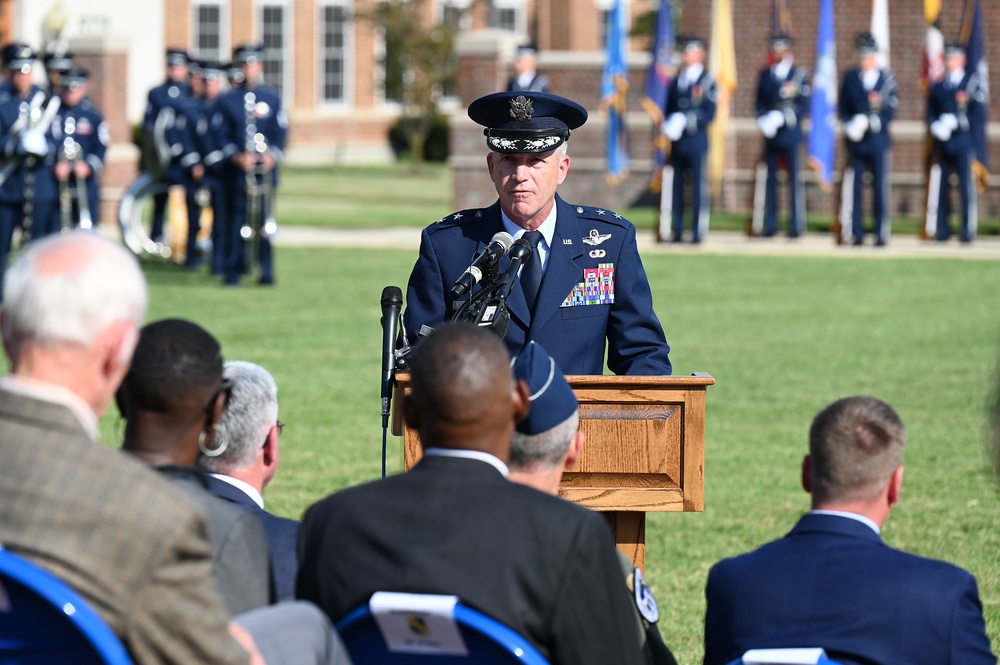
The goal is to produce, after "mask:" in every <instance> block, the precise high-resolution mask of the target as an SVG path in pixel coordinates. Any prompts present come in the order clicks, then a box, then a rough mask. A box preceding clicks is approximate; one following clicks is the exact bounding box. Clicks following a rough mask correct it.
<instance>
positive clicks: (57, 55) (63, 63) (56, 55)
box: [42, 49, 73, 94]
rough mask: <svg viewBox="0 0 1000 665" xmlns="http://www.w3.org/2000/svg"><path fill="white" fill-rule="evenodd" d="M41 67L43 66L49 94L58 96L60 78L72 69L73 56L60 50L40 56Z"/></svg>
mask: <svg viewBox="0 0 1000 665" xmlns="http://www.w3.org/2000/svg"><path fill="white" fill-rule="evenodd" d="M42 65H44V66H45V79H46V80H47V81H48V88H49V92H51V93H52V94H58V92H57V91H58V90H59V80H60V78H61V77H62V75H63V74H64V73H65V72H68V71H69V70H70V69H72V68H73V54H72V53H71V52H69V51H65V50H61V49H60V50H56V51H52V52H50V53H46V54H45V55H43V56H42Z"/></svg>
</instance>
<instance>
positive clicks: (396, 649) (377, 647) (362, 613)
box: [337, 591, 548, 665]
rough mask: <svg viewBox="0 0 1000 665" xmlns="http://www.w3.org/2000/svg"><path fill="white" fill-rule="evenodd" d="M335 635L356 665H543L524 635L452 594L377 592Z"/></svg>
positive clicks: (544, 661)
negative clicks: (447, 664) (462, 662)
mask: <svg viewBox="0 0 1000 665" xmlns="http://www.w3.org/2000/svg"><path fill="white" fill-rule="evenodd" d="M337 632H338V633H339V634H340V637H341V639H342V640H343V642H344V645H345V646H346V647H347V651H348V652H349V653H350V655H351V660H353V661H354V664H355V665H366V664H371V665H375V664H376V663H377V664H378V665H436V664H437V663H450V664H451V665H455V664H456V663H457V662H460V661H462V660H466V661H467V662H469V663H476V665H548V661H547V660H545V658H544V657H543V656H542V655H541V654H540V653H539V652H538V650H537V649H536V648H535V647H534V646H532V645H531V643H530V642H528V640H526V639H525V638H524V637H523V636H521V635H519V634H518V633H516V632H514V631H513V630H511V629H510V628H508V627H507V626H505V625H503V624H502V623H500V622H499V621H496V620H495V619H492V618H490V617H488V616H486V615H485V614H483V613H481V612H478V611H476V610H474V609H472V608H470V607H467V606H465V605H462V604H461V603H460V602H458V598H457V597H455V596H439V595H431V594H409V593H389V592H382V591H380V592H378V593H376V594H374V595H373V596H372V598H371V600H370V601H369V602H368V603H366V604H365V605H362V606H360V607H358V608H356V609H355V610H354V611H353V612H351V613H350V614H348V615H347V616H346V617H344V618H343V619H342V620H341V621H340V622H339V623H338V624H337Z"/></svg>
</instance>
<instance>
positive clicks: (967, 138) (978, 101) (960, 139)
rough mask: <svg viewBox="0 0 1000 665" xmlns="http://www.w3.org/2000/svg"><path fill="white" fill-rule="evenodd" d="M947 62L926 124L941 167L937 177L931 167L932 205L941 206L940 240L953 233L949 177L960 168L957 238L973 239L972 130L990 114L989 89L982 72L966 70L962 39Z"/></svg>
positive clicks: (948, 50)
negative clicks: (987, 112) (949, 220)
mask: <svg viewBox="0 0 1000 665" xmlns="http://www.w3.org/2000/svg"><path fill="white" fill-rule="evenodd" d="M944 64H945V75H944V79H943V80H941V81H939V82H938V83H935V84H934V87H933V88H931V93H930V96H929V97H928V100H927V124H928V125H929V126H930V130H931V134H932V135H933V136H934V146H933V151H934V156H935V157H936V158H937V159H938V160H939V166H940V175H939V176H935V175H934V173H933V171H932V175H931V182H930V187H929V192H928V208H934V207H936V208H937V228H936V237H937V239H938V240H940V241H945V240H947V239H948V238H949V236H950V235H951V229H950V228H949V226H948V213H949V206H948V178H949V176H950V175H951V174H952V173H956V174H957V175H958V186H959V189H960V190H961V193H962V232H961V235H960V236H959V240H961V241H962V242H972V240H973V238H975V237H976V226H977V224H978V215H979V201H978V195H977V192H976V183H975V179H974V178H973V176H972V163H973V160H975V158H976V154H975V143H974V138H973V135H972V131H971V129H972V126H973V124H974V123H976V122H981V121H982V118H983V115H984V114H985V113H986V103H987V100H986V91H985V89H984V88H983V82H982V81H980V80H979V74H978V73H977V72H971V71H967V70H966V69H965V48H964V47H963V46H962V45H961V44H957V43H950V44H948V45H947V46H946V47H945V61H944Z"/></svg>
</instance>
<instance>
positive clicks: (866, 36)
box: [839, 32, 898, 247]
mask: <svg viewBox="0 0 1000 665" xmlns="http://www.w3.org/2000/svg"><path fill="white" fill-rule="evenodd" d="M855 47H856V49H857V54H858V67H857V68H856V69H852V70H850V71H848V72H847V73H846V74H845V75H844V82H843V84H842V85H841V87H840V99H839V106H840V120H841V122H842V123H843V124H844V135H845V136H846V138H847V147H848V164H847V168H846V169H845V170H844V180H843V191H842V194H841V196H842V202H841V206H840V210H841V219H840V242H842V243H843V244H853V245H861V244H863V243H864V238H865V227H864V223H863V221H862V220H863V216H862V211H861V185H862V183H863V182H864V181H863V177H864V174H865V171H866V170H868V169H871V172H872V201H873V204H874V206H873V207H874V217H875V227H874V235H875V245H876V246H878V247H882V246H884V245H885V244H886V243H887V242H889V234H890V232H891V225H892V220H891V213H890V210H891V206H890V192H891V191H892V190H891V183H890V176H891V174H892V150H891V147H890V144H889V122H890V121H891V120H892V116H893V114H894V113H895V111H896V105H897V104H898V98H897V94H896V87H897V86H896V77H895V76H893V74H892V72H890V71H888V70H883V69H879V68H878V67H877V66H876V56H877V55H878V44H877V43H876V42H875V37H873V36H872V34H871V33H870V32H862V33H861V34H859V35H858V37H857V39H856V41H855Z"/></svg>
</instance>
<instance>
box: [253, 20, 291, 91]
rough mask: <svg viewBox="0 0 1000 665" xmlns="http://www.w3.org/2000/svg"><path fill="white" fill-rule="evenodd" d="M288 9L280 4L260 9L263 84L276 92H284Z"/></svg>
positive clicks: (286, 69)
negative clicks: (262, 45)
mask: <svg viewBox="0 0 1000 665" xmlns="http://www.w3.org/2000/svg"><path fill="white" fill-rule="evenodd" d="M287 18H288V8H287V7H285V6H284V5H280V4H269V5H263V6H262V7H261V21H260V28H261V29H260V35H261V41H262V42H263V44H264V83H265V84H267V85H269V86H271V87H272V88H274V89H275V90H277V91H278V94H279V95H284V93H285V92H286V87H287V86H286V84H285V83H286V76H287V74H288V67H287V63H288V39H287V37H286V31H287V30H288V21H287Z"/></svg>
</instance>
